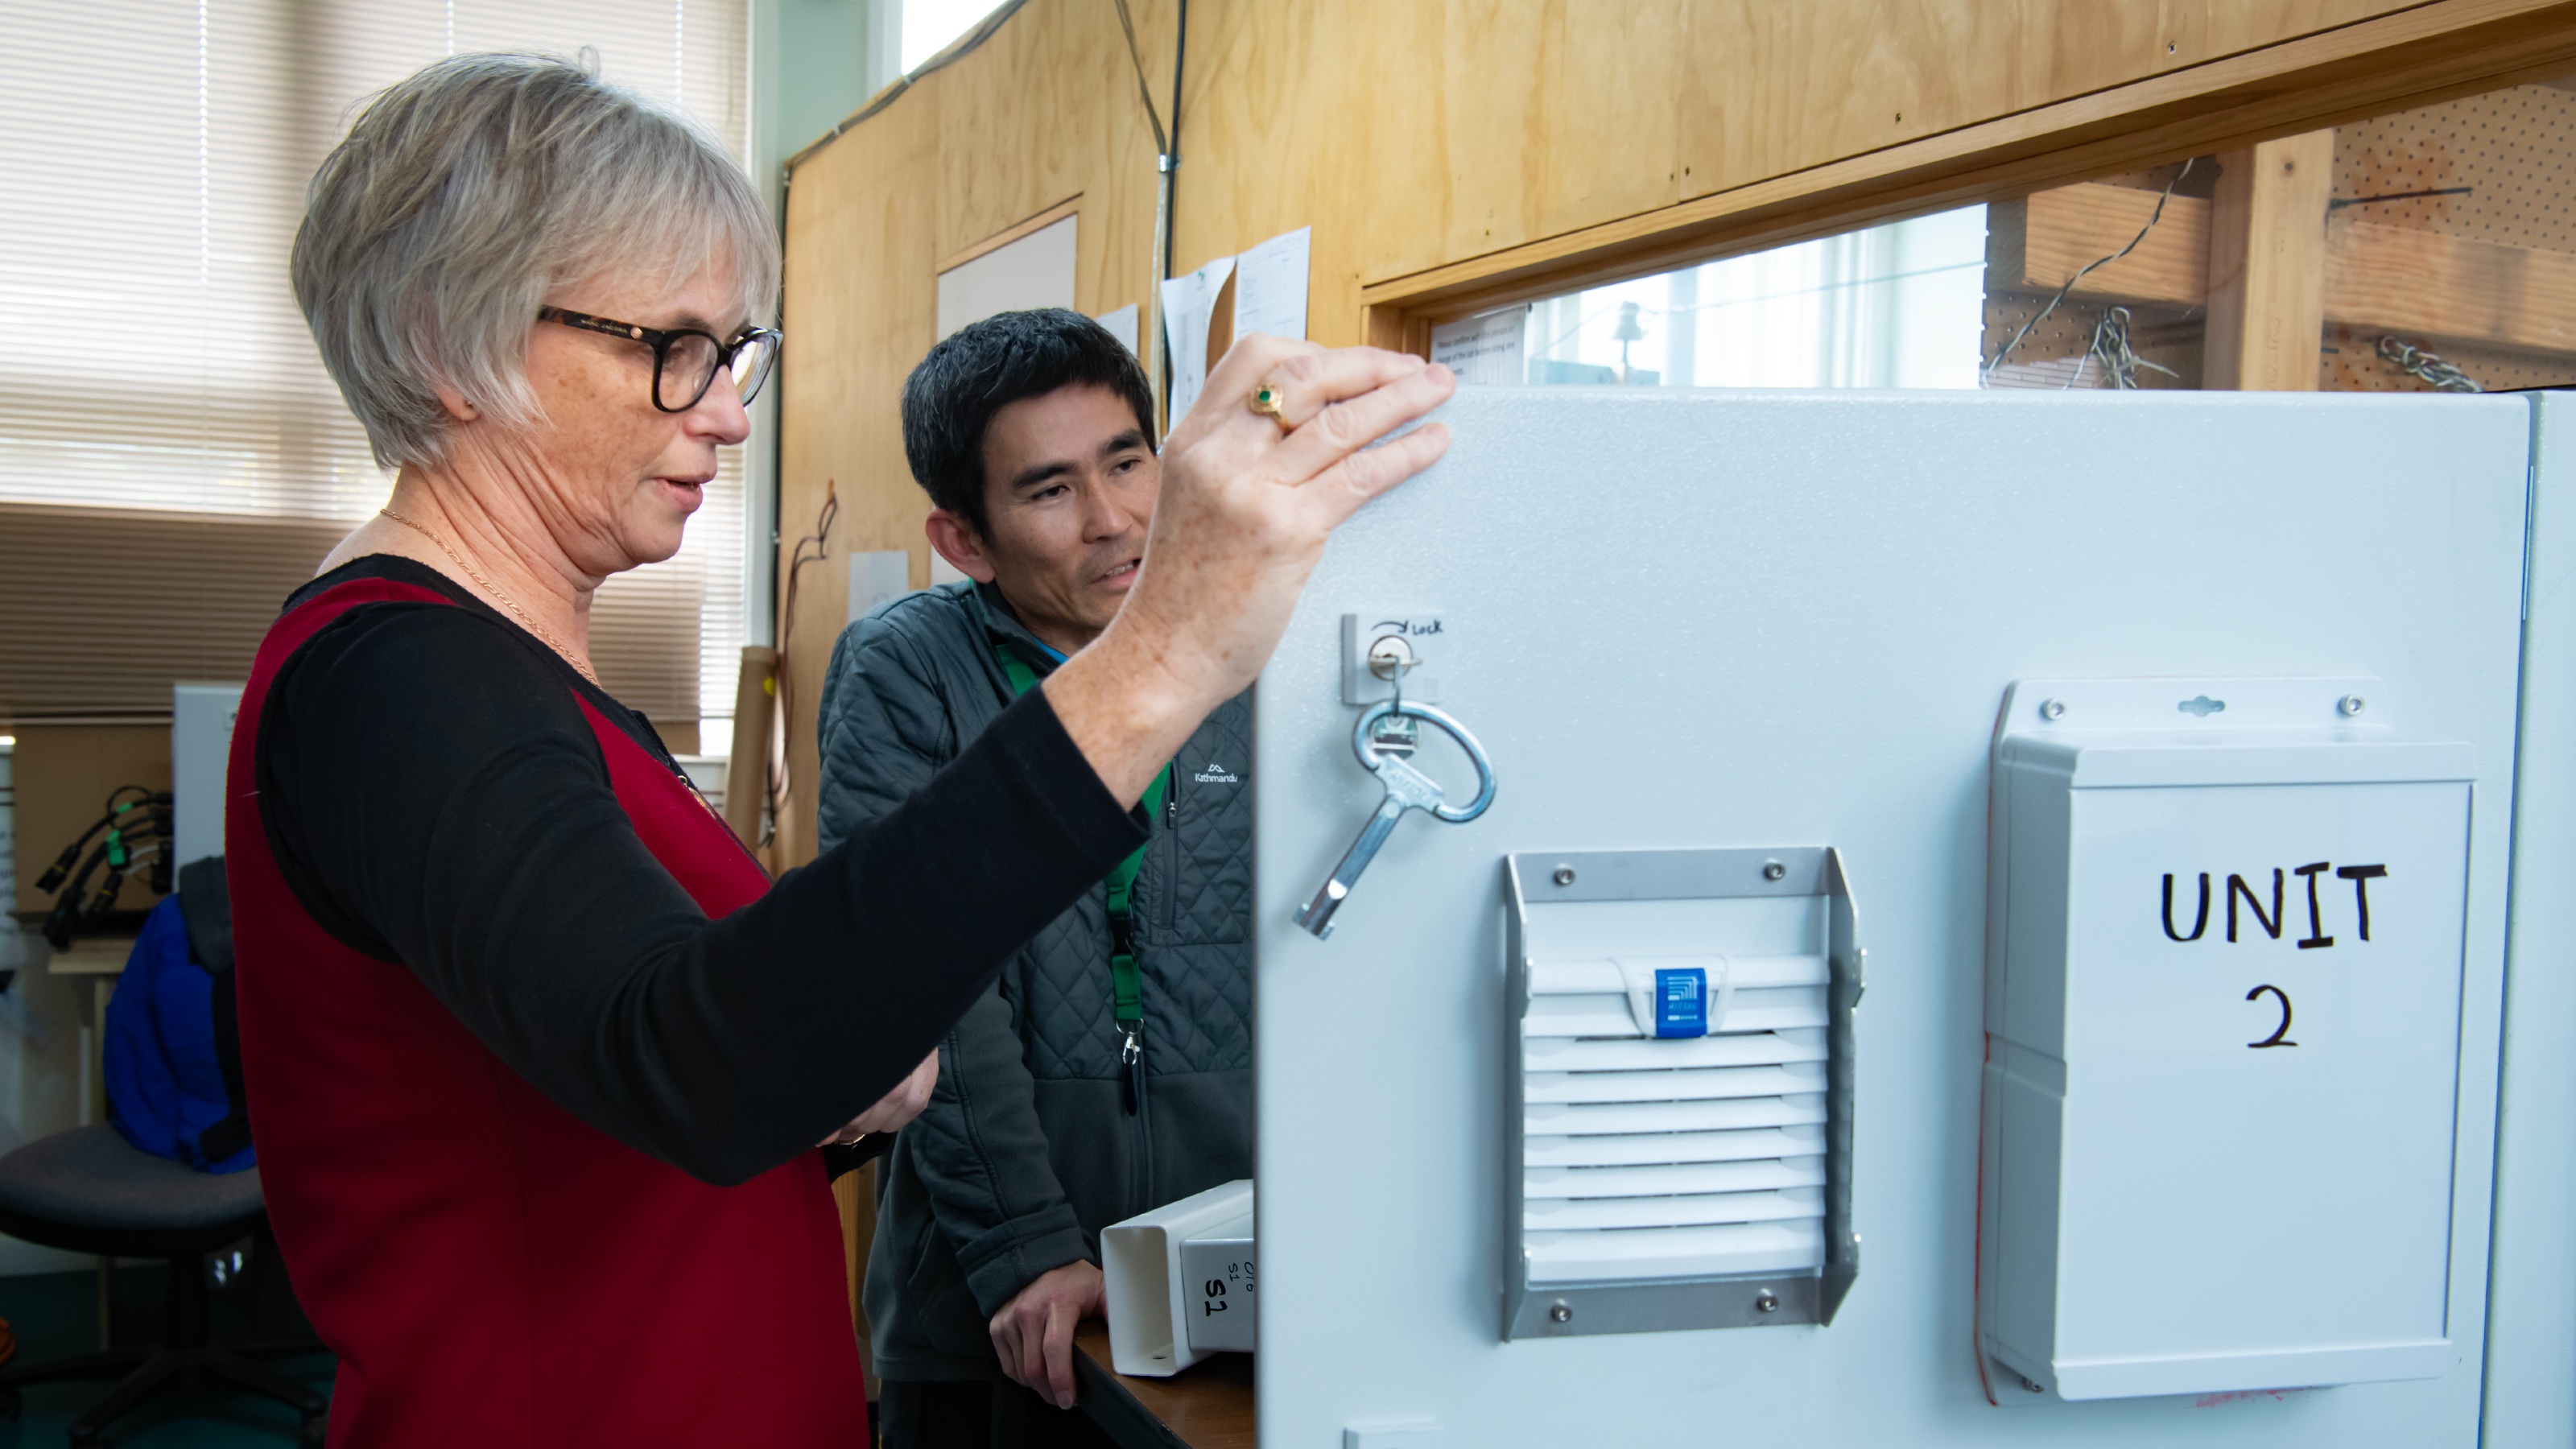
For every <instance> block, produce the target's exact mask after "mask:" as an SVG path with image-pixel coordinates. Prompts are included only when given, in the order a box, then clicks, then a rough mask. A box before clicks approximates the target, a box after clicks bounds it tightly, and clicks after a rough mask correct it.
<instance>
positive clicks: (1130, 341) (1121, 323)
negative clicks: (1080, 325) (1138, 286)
mask: <svg viewBox="0 0 2576 1449" xmlns="http://www.w3.org/2000/svg"><path fill="white" fill-rule="evenodd" d="M1091 320H1092V321H1094V322H1097V323H1099V324H1100V325H1101V326H1102V327H1104V328H1107V329H1108V331H1109V335H1110V336H1112V337H1115V338H1117V339H1118V340H1119V341H1121V342H1123V343H1125V344H1127V350H1128V351H1129V352H1135V353H1136V355H1137V356H1139V357H1142V356H1144V354H1143V353H1142V352H1137V349H1136V304H1135V303H1133V302H1130V303H1128V304H1127V305H1126V306H1124V307H1121V308H1119V309H1118V310H1117V311H1115V312H1104V313H1102V314H1101V315H1100V316H1097V317H1094V318H1092V319H1091Z"/></svg>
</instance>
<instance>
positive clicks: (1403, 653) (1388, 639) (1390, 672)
mask: <svg viewBox="0 0 2576 1449" xmlns="http://www.w3.org/2000/svg"><path fill="white" fill-rule="evenodd" d="M1421 662H1422V661H1421V660H1420V659H1417V658H1415V657H1414V653H1413V646H1412V645H1411V644H1408V643H1406V642H1405V641H1404V637H1403V636H1402V635H1400V634H1383V635H1380V636H1379V637H1378V639H1377V640H1376V642H1374V643H1372V644H1370V645H1369V647H1368V668H1369V673H1371V674H1374V675H1376V676H1377V677H1378V678H1380V679H1384V680H1389V681H1392V680H1394V679H1395V677H1396V676H1397V675H1400V674H1403V673H1404V672H1406V671H1407V670H1410V669H1411V668H1413V666H1415V665H1416V664H1419V663H1421Z"/></svg>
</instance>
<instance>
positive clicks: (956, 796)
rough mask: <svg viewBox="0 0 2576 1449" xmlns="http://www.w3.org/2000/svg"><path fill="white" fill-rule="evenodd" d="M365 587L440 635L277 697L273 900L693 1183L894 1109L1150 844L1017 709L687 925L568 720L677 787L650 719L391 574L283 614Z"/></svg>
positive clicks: (351, 654)
mask: <svg viewBox="0 0 2576 1449" xmlns="http://www.w3.org/2000/svg"><path fill="white" fill-rule="evenodd" d="M357 578H384V579H388V580H391V581H396V582H400V583H406V584H411V585H415V586H419V587H425V588H429V589H433V590H435V591H437V592H438V593H440V594H443V595H445V596H447V597H448V598H450V599H453V600H455V601H456V604H457V605H460V606H461V607H457V606H450V605H446V604H433V603H409V602H387V603H370V604H364V605H361V606H359V607H357V608H353V609H351V610H349V611H348V612H347V613H345V614H343V615H341V616H340V617H339V618H338V619H336V620H334V621H333V622H332V623H331V624H329V625H328V626H326V627H325V628H324V629H322V630H321V631H320V632H319V633H318V634H316V635H315V636H314V637H313V638H312V639H311V640H310V641H309V642H307V643H306V644H305V645H304V646H303V647H302V648H301V649H299V650H298V651H297V652H296V653H295V655H294V656H293V657H292V658H291V659H290V660H289V661H288V662H287V664H286V665H285V666H284V667H283V668H282V669H281V670H280V672H279V674H278V676H277V679H276V681H275V684H274V685H273V687H272V688H271V691H270V693H269V696H268V700H267V704H266V708H265V710H264V712H263V714H262V717H261V723H260V735H259V739H258V741H257V742H256V756H255V759H256V770H257V781H258V788H259V789H260V791H261V794H262V797H263V812H262V813H263V816H264V819H265V821H266V828H267V836H268V842H269V846H270V849H271V851H272V852H273V853H274V854H275V856H276V858H277V862H278V865H279V868H280V870H281V871H282V872H283V874H284V876H285V878H286V882H287V884H288V885H289V887H290V888H291V889H293V891H294V892H295V895H296V898H297V900H298V901H299V902H300V903H301V904H302V905H303V906H304V908H305V909H306V910H307V911H308V912H310V913H311V914H312V916H313V918H314V919H315V920H316V921H317V922H318V923H319V924H320V925H321V926H322V927H323V928H324V929H326V930H327V931H329V932H330V933H331V934H332V935H333V936H334V937H336V938H338V939H339V940H340V941H341V942H342V943H343V944H345V945H347V946H349V947H350V948H352V949H354V950H357V951H359V952H361V953H363V954H365V955H368V956H372V957H375V958H377V959H380V960H384V961H389V962H395V963H399V964H401V965H402V966H404V967H406V968H408V969H409V970H410V971H411V972H412V973H413V974H414V975H416V976H417V977H418V978H419V980H420V981H421V983H422V984H423V985H424V986H425V987H426V988H427V989H428V990H429V992H430V993H431V995H432V996H434V997H435V998H436V999H437V1000H438V1001H439V1002H440V1003H441V1004H442V1005H444V1006H445V1007H446V1008H447V1009H448V1010H449V1011H451V1012H453V1013H454V1014H455V1015H456V1017H457V1019H458V1020H459V1021H461V1022H462V1023H463V1024H464V1025H465V1027H466V1028H467V1029H468V1030H469V1031H471V1032H472V1033H473V1034H474V1035H475V1037H476V1038H478V1039H479V1040H480V1041H482V1042H483V1043H484V1045H486V1046H487V1047H489V1048H490V1049H491V1050H492V1051H493V1052H494V1053H495V1054H496V1055H498V1056H499V1057H500V1058H501V1059H502V1061H503V1062H505V1063H507V1064H508V1065H509V1066H510V1067H511V1069H513V1070H514V1071H516V1072H518V1073H519V1074H520V1075H521V1076H522V1077H524V1078H526V1080H527V1081H528V1082H529V1083H530V1084H532V1085H533V1086H535V1087H536V1088H537V1089H538V1090H540V1091H542V1092H543V1093H545V1094H546V1095H547V1096H548V1097H549V1098H551V1099H552V1100H554V1101H555V1102H556V1103H558V1104H559V1105H561V1106H563V1107H564V1108H565V1109H567V1110H568V1111H570V1112H572V1113H573V1114H574V1115H575V1116H577V1117H579V1118H581V1119H582V1120H583V1121H585V1122H587V1123H589V1124H590V1125H592V1126H594V1127H597V1128H598V1129H600V1130H601V1131H604V1132H606V1133H608V1134H610V1135H611V1136H613V1137H616V1138H617V1139H618V1140H620V1141H623V1142H625V1143H627V1144H628V1145H630V1146H633V1147H636V1148H638V1149H640V1150H642V1151H645V1152H648V1153H650V1154H652V1155H654V1156H656V1157H658V1158H661V1159H662V1160H664V1161H667V1162H670V1163H672V1164H673V1165H675V1166H677V1167H680V1168H681V1169H683V1170H685V1171H687V1172H689V1173H691V1174H693V1175H695V1176H697V1177H700V1178H703V1179H705V1180H708V1181H711V1182H720V1183H721V1182H739V1181H743V1180H746V1179H748V1178H750V1177H752V1176H754V1175H756V1174H758V1173H760V1172H763V1171H765V1170H767V1169H768V1168H770V1167H773V1166H775V1165H777V1164H778V1163H781V1162H784V1161H786V1160H788V1159H789V1158H791V1157H793V1156H795V1155H796V1154H798V1153H800V1152H804V1151H809V1150H811V1149H812V1147H813V1145H814V1144H815V1143H816V1142H818V1141H820V1140H821V1139H822V1138H823V1137H825V1136H826V1135H828V1134H830V1133H831V1132H833V1131H834V1130H836V1129H837V1128H839V1127H840V1125H841V1124H842V1123H844V1122H847V1121H849V1120H850V1119H851V1118H853V1117H855V1116H857V1115H858V1114H859V1113H860V1112H862V1111H864V1110H866V1109H867V1107H868V1106H869V1105H870V1104H872V1103H874V1102H875V1101H876V1100H877V1099H878V1098H880V1097H882V1096H883V1095H884V1094H885V1093H887V1092H888V1091H890V1090H892V1088H893V1087H894V1086H895V1085H896V1083H898V1082H899V1081H900V1080H901V1079H902V1078H903V1077H904V1075H905V1074H906V1073H908V1072H909V1071H910V1070H911V1069H912V1068H913V1066H914V1065H915V1064H917V1063H918V1062H919V1061H920V1060H921V1059H922V1057H923V1056H925V1055H927V1054H928V1053H929V1052H930V1051H931V1049H932V1048H933V1047H934V1046H935V1045H936V1044H937V1042H938V1040H939V1038H940V1037H941V1036H942V1035H944V1034H945V1033H946V1032H947V1030H948V1029H949V1027H950V1026H951V1025H952V1024H953V1023H954V1022H955V1021H956V1020H957V1018H958V1017H959V1016H961V1015H962V1014H963V1013H964V1012H965V1011H966V1009H967V1008H968V1006H970V1005H971V1004H972V1003H973V1002H974V1001H975V1000H976V999H977V997H978V996H979V995H980V994H981V993H982V992H983V990H984V988H985V987H986V986H987V985H989V984H990V982H991V981H992V979H993V975H994V973H995V972H996V971H997V970H998V969H999V967H1000V966H1001V964H1002V962H1003V961H1004V959H1005V958H1006V957H1007V956H1008V955H1009V953H1010V952H1011V951H1013V950H1014V949H1016V948H1017V947H1018V946H1019V945H1020V944H1021V943H1023V942H1024V941H1026V940H1027V939H1028V938H1029V937H1030V936H1032V935H1033V934H1035V933H1036V932H1037V930H1038V929H1039V928H1040V927H1042V926H1043V925H1045V924H1046V923H1047V922H1048V921H1050V920H1052V919H1054V918H1055V917H1056V916H1057V915H1058V914H1060V913H1062V912H1063V911H1064V909H1065V908H1066V907H1067V906H1068V905H1070V904H1071V903H1072V902H1073V901H1074V899H1075V898H1076V897H1078V896H1080V895H1081V894H1082V893H1083V892H1084V891H1085V890H1087V889H1089V888H1090V887H1091V886H1092V885H1093V884H1094V883H1096V882H1097V881H1099V880H1100V878H1101V877H1102V876H1103V875H1105V874H1106V873H1107V872H1108V871H1109V869H1110V868H1111V867H1112V866H1113V865H1115V864H1116V863H1117V862H1118V861H1120V860H1121V859H1123V858H1125V857H1126V856H1127V855H1128V854H1129V853H1130V852H1132V851H1133V850H1134V849H1135V848H1136V847H1137V846H1138V845H1139V844H1140V843H1141V842H1142V841H1143V840H1144V838H1145V836H1144V827H1143V825H1142V824H1141V823H1140V821H1139V820H1138V818H1137V817H1136V816H1135V815H1134V814H1133V813H1132V812H1131V811H1128V810H1125V809H1122V808H1120V806H1119V805H1118V803H1117V801H1116V800H1115V799H1114V798H1113V797H1112V796H1111V795H1110V794H1109V792H1108V790H1107V789H1106V788H1105V787H1104V786H1103V785H1102V784H1101V783H1100V778H1099V776H1098V774H1097V773H1096V772H1095V771H1094V770H1093V769H1092V767H1091V765H1090V762H1089V761H1087V760H1086V759H1085V758H1084V757H1083V755H1082V753H1081V751H1080V750H1079V749H1078V748H1077V747H1076V746H1075V745H1074V743H1073V741H1072V739H1071V738H1070V737H1069V736H1068V735H1066V733H1065V731H1064V727H1063V725H1062V724H1061V723H1060V722H1059V721H1058V720H1057V718H1056V716H1055V713H1054V711H1053V710H1052V709H1051V708H1050V707H1049V706H1048V704H1047V701H1046V696H1045V693H1044V691H1040V690H1032V691H1030V692H1029V693H1028V695H1026V696H1025V697H1024V698H1022V699H1021V700H1019V701H1018V702H1017V703H1015V704H1014V705H1013V706H1012V707H1011V708H1010V709H1009V710H1008V711H1006V712H1005V713H1004V714H1003V716H1002V717H1001V718H1000V719H999V720H998V721H996V722H995V723H994V725H993V726H992V727H991V728H990V729H988V730H986V731H985V732H984V733H983V734H982V735H980V736H978V737H977V739H976V740H975V742H974V743H973V744H972V745H971V746H969V747H968V748H967V749H966V750H965V751H964V752H963V753H962V754H961V755H960V756H959V757H958V758H957V760H956V761H955V762H954V763H952V764H950V765H949V766H948V767H947V768H945V769H943V770H941V771H940V772H939V773H938V774H937V775H936V776H935V777H934V778H933V779H932V780H931V781H930V783H929V784H928V785H927V786H925V787H924V788H923V789H922V790H921V792H920V793H919V794H917V795H915V796H914V797H913V798H912V800H911V801H910V802H908V803H907V804H905V805H904V806H903V807H901V808H900V809H897V810H895V811H893V812H892V813H890V814H888V815H886V816H884V817H882V818H880V819H878V820H877V821H875V822H874V823H873V824H872V825H871V826H870V827H869V828H868V829H866V830H865V831H863V832H862V833H860V834H858V835H856V836H854V837H853V838H851V839H850V840H848V841H846V842H844V843H843V844H841V845H840V846H838V847H836V848H835V849H833V850H830V851H827V852H825V853H824V854H823V855H822V856H821V857H820V858H818V859H817V860H815V861H814V862H813V864H811V865H809V866H806V867H804V868H802V869H799V870H793V871H790V872H788V873H787V874H786V875H784V876H783V877H781V878H780V879H779V881H778V882H777V884H776V885H775V886H773V887H772V888H771V889H770V891H769V893H768V894H767V895H766V896H763V897H762V898H761V899H760V900H758V901H756V902H754V903H753V904H751V905H748V906H745V907H743V908H742V909H740V910H738V911H735V912H733V913H732V914H730V915H728V916H725V917H723V918H722V919H720V920H709V919H708V918H707V916H706V915H705V913H704V912H702V911H700V910H699V909H698V907H697V905H696V904H695V903H694V902H693V901H692V900H691V899H690V897H689V895H688V894H687V893H686V892H685V891H684V890H682V888H681V886H680V884H679V882H678V881H676V880H674V879H673V878H672V876H671V875H670V873H669V872H668V871H666V870H665V869H664V868H663V867H662V865H661V863H660V862H658V861H657V860H656V859H655V858H654V857H653V855H652V854H651V853H650V852H649V851H647V850H646V849H645V847H644V844H643V842H642V841H641V840H640V839H638V837H637V835H636V833H635V830H634V827H633V824H632V823H631V822H630V821H629V819H628V817H627V815H626V812H625V809H624V808H623V807H622V806H621V805H620V804H619V802H618V798H617V796H616V793H615V792H614V790H613V789H612V788H611V787H610V783H609V778H608V770H607V765H606V762H605V760H604V759H603V757H602V755H601V752H600V746H599V741H598V738H597V737H596V736H595V735H594V734H593V732H592V729H591V726H590V724H589V723H588V722H587V720H586V719H585V718H584V716H583V713H582V708H581V703H580V701H587V702H588V703H589V704H590V706H591V707H592V708H593V709H595V710H597V711H598V712H599V713H600V714H601V715H602V716H604V717H605V718H606V719H608V720H609V721H610V722H611V723H612V724H614V725H615V726H616V727H617V728H618V729H619V730H621V731H622V732H624V733H625V734H627V735H629V736H630V737H632V738H634V739H635V740H636V741H637V742H638V743H639V744H642V745H643V746H644V747H645V748H646V749H647V750H648V751H649V752H650V753H651V754H652V755H653V756H654V757H655V758H656V759H659V760H661V761H662V762H663V763H664V764H665V765H667V766H669V767H670V768H671V769H672V770H673V771H674V772H677V771H678V768H679V767H678V765H677V764H676V763H675V762H673V761H672V760H671V758H670V755H669V753H668V752H667V751H666V750H665V749H664V748H663V747H662V744H661V742H660V740H659V739H658V737H656V736H655V735H654V733H653V731H652V729H651V728H650V726H649V725H647V724H646V722H645V721H644V719H643V718H642V716H640V715H637V714H635V713H634V712H633V711H630V710H627V709H626V708H624V707H623V706H621V705H619V704H618V703H617V702H616V701H615V700H613V699H611V698H610V697H609V696H608V695H607V694H605V693H604V692H602V691H601V690H600V689H599V688H598V687H596V686H594V685H592V684H591V683H590V682H589V681H587V680H586V679H584V678H582V677H581V675H580V674H579V673H577V672H576V671H575V670H573V669H572V668H571V666H570V665H569V664H567V663H566V662H565V661H564V660H563V659H562V658H560V657H559V656H557V655H556V654H555V653H554V652H553V651H552V650H550V649H548V648H546V647H545V646H544V645H543V644H541V643H539V642H538V641H537V640H536V639H535V638H534V637H533V636H531V635H529V634H528V633H526V632H525V631H524V630H522V629H520V628H518V627H517V626H515V625H513V624H512V623H510V622H509V621H508V620H507V619H506V618H504V617H503V616H502V615H501V614H499V613H498V612H497V611H495V610H493V609H491V608H489V607H488V606H486V605H484V604H483V603H482V602H481V601H480V600H478V599H476V598H475V597H474V596H472V595H471V594H469V593H467V592H466V591H465V590H463V589H462V588H460V587H458V586H457V585H456V584H454V583H452V582H451V581H449V580H448V579H446V578H445V577H444V576H442V575H440V574H438V573H437V572H436V571H434V570H431V569H428V568H425V567H423V566H421V565H419V564H416V563H413V562H411V561H409V560H405V559H401V558H396V557H392V556H387V555H375V556H370V557H368V558H364V559H360V560H357V561H355V562H353V563H351V564H349V565H347V566H345V567H343V568H340V569H337V570H334V571H333V572H331V573H329V574H326V575H324V576H322V577H321V578H319V579H317V580H315V581H314V582H313V583H312V584H311V585H309V586H307V588H306V589H305V590H304V591H302V592H300V593H299V594H298V595H297V596H296V598H295V599H292V600H290V601H289V607H290V608H291V607H293V606H294V604H296V603H298V602H301V601H302V600H303V599H305V598H307V597H310V596H311V595H312V594H313V593H315V592H318V591H320V590H322V589H326V588H329V587H331V586H333V585H336V584H339V583H343V582H347V581H349V580H351V579H357Z"/></svg>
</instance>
